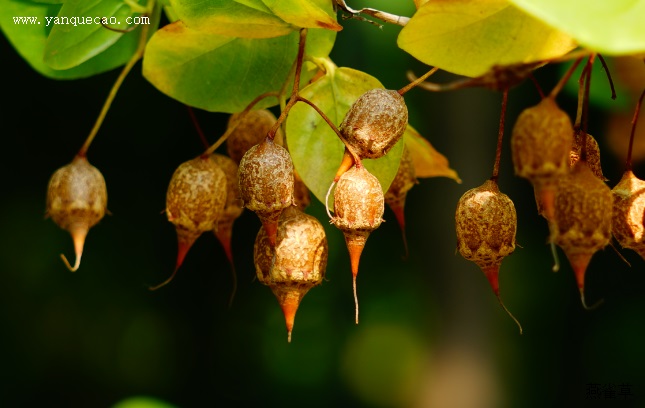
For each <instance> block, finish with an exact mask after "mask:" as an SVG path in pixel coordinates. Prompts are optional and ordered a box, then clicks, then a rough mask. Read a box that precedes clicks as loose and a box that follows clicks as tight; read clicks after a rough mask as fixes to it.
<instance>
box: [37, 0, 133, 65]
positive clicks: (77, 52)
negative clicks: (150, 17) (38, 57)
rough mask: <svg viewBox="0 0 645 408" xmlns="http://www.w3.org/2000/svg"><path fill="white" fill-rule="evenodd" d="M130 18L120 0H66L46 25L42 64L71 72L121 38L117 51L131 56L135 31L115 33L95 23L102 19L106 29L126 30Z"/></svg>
mask: <svg viewBox="0 0 645 408" xmlns="http://www.w3.org/2000/svg"><path fill="white" fill-rule="evenodd" d="M132 16H134V13H132V11H131V9H130V7H129V6H128V5H126V4H125V3H123V1H122V0H91V1H88V0H67V1H66V2H65V4H63V7H62V8H61V9H60V12H59V13H58V16H56V17H54V18H53V19H49V20H50V21H47V23H49V24H50V26H51V27H52V29H51V33H50V34H49V38H48V40H47V43H46V45H45V63H46V64H47V65H49V66H50V67H51V68H54V69H58V70H62V69H69V68H73V67H75V66H78V65H80V64H82V63H83V62H85V61H87V60H89V59H90V58H92V57H94V56H96V55H98V54H100V53H101V52H103V51H105V50H106V49H108V48H109V47H110V46H112V45H114V44H115V43H116V42H117V41H118V40H119V39H121V38H122V37H124V38H123V41H122V42H121V43H120V44H119V47H123V49H124V54H126V55H129V56H131V55H132V54H133V53H134V51H135V50H136V48H137V43H138V41H139V31H138V30H135V31H133V32H132V33H128V34H123V33H119V32H115V31H112V30H109V29H107V28H105V27H103V26H102V25H101V24H100V21H97V20H96V19H100V18H102V17H105V18H106V19H107V22H108V25H110V26H113V27H114V28H117V29H126V28H128V24H127V23H126V21H127V20H126V19H127V18H128V17H132ZM88 19H89V21H88ZM88 23H89V24H88Z"/></svg>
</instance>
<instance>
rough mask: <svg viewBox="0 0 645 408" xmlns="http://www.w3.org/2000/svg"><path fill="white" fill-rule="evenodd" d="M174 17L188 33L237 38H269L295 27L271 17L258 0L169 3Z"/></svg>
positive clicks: (286, 32) (185, 0)
mask: <svg viewBox="0 0 645 408" xmlns="http://www.w3.org/2000/svg"><path fill="white" fill-rule="evenodd" d="M170 4H171V5H172V7H173V9H174V11H175V13H176V15H177V17H179V19H181V20H182V21H183V22H184V24H185V25H186V26H187V27H189V28H190V29H192V30H199V31H203V32H205V33H210V34H219V35H225V36H229V37H240V38H271V37H278V36H282V35H286V34H289V33H290V32H292V31H294V30H296V29H297V28H298V27H295V26H293V25H291V24H289V23H287V22H286V21H284V20H282V19H281V18H280V17H278V16H276V15H275V14H273V13H272V12H271V11H270V10H269V9H268V7H266V5H264V3H262V0H244V1H241V0H237V1H233V0H170Z"/></svg>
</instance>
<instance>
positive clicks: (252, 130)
mask: <svg viewBox="0 0 645 408" xmlns="http://www.w3.org/2000/svg"><path fill="white" fill-rule="evenodd" d="M239 117H240V114H239V113H235V114H233V115H231V117H230V118H229V119H228V127H229V128H230V127H231V126H232V125H233V124H234V123H235V122H236V121H237V120H238V118H239ZM276 122H277V118H276V117H275V115H274V114H273V113H271V111H270V110H267V109H260V110H253V111H250V112H248V113H247V114H246V116H244V117H243V118H242V121H241V122H240V123H239V124H238V125H237V126H236V127H235V130H233V132H232V133H231V134H230V135H229V137H228V139H226V152H227V153H228V155H229V157H231V159H233V160H234V161H235V163H237V164H239V163H240V161H241V160H242V157H244V154H245V153H246V152H247V151H248V150H249V149H250V148H251V147H253V146H255V145H256V144H258V143H261V142H262V141H263V140H264V138H266V136H267V133H269V130H271V128H272V127H273V125H275V123H276ZM282 141H283V135H282V129H278V131H277V132H276V135H275V138H274V142H275V143H277V144H279V145H281V146H282V143H283V142H282Z"/></svg>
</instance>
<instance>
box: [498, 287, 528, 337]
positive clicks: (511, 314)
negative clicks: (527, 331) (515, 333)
mask: <svg viewBox="0 0 645 408" xmlns="http://www.w3.org/2000/svg"><path fill="white" fill-rule="evenodd" d="M497 301H498V302H499V304H500V306H502V309H504V311H505V312H506V314H508V315H509V316H510V317H511V319H513V321H514V322H515V324H517V327H519V329H520V335H522V334H523V333H524V329H522V325H521V324H520V321H519V320H517V319H516V318H515V316H513V313H511V311H510V310H508V309H507V308H506V306H505V305H504V302H502V297H501V296H500V295H499V291H498V292H497Z"/></svg>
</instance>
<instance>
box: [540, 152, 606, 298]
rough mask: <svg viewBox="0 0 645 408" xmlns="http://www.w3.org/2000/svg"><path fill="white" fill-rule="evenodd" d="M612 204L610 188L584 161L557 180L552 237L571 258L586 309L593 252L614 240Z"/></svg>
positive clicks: (580, 161) (570, 261)
mask: <svg viewBox="0 0 645 408" xmlns="http://www.w3.org/2000/svg"><path fill="white" fill-rule="evenodd" d="M612 205H613V197H612V194H611V190H610V189H609V187H608V186H607V185H606V184H605V183H604V182H603V181H601V180H600V179H599V178H598V177H596V175H594V173H593V172H592V171H591V169H590V168H589V166H588V165H587V163H586V162H585V161H583V160H579V161H578V162H577V163H576V164H575V165H574V166H573V169H571V173H570V174H569V175H568V176H567V177H563V178H561V179H560V180H559V182H558V188H557V193H556V196H555V211H554V216H553V219H552V220H551V225H552V229H551V240H552V242H555V243H556V244H557V245H558V246H560V247H561V248H562V250H563V251H564V253H565V254H566V256H567V258H568V259H569V263H570V264H571V267H572V268H573V271H574V273H575V276H576V281H577V283H578V289H579V290H580V298H581V301H582V304H583V306H584V307H585V308H588V307H587V305H586V303H585V296H584V280H585V273H586V270H587V266H588V265H589V262H590V261H591V257H592V256H593V254H594V253H596V252H597V251H598V250H600V249H603V248H604V247H605V246H607V244H609V241H610V239H611V229H612V227H611V223H612Z"/></svg>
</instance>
